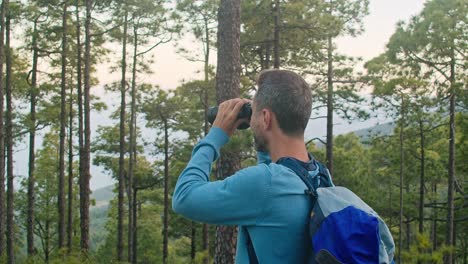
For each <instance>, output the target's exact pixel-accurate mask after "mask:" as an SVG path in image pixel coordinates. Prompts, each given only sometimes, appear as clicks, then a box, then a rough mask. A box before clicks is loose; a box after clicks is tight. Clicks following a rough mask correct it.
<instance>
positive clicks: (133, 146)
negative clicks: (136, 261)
mask: <svg viewBox="0 0 468 264" xmlns="http://www.w3.org/2000/svg"><path fill="white" fill-rule="evenodd" d="M137 51H138V28H137V26H136V25H134V27H133V65H132V91H131V95H132V103H131V107H130V148H129V151H130V159H129V160H128V162H129V164H128V165H129V166H128V186H127V188H128V211H129V214H128V253H129V256H128V261H129V262H132V260H133V256H132V255H133V231H134V230H133V227H134V226H133V221H135V219H133V188H134V186H133V176H134V170H135V150H136V135H135V126H134V125H135V120H136V119H135V111H136V73H137V62H138V58H137Z"/></svg>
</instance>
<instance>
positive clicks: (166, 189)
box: [161, 114, 169, 264]
mask: <svg viewBox="0 0 468 264" xmlns="http://www.w3.org/2000/svg"><path fill="white" fill-rule="evenodd" d="M161 116H162V114H161ZM162 118H163V122H164V220H163V221H164V229H163V263H164V264H166V263H167V257H168V243H169V127H168V120H167V118H166V117H162Z"/></svg>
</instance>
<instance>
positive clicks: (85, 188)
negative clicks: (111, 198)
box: [80, 0, 93, 254]
mask: <svg viewBox="0 0 468 264" xmlns="http://www.w3.org/2000/svg"><path fill="white" fill-rule="evenodd" d="M92 4H93V1H92V0H86V20H85V65H84V146H83V157H82V159H83V177H82V182H81V206H80V212H81V250H82V251H83V252H84V253H85V254H87V253H88V250H89V193H90V189H89V180H90V177H91V175H90V148H91V127H90V98H89V95H90V91H89V90H90V88H91V79H90V74H91V33H90V29H91V8H92Z"/></svg>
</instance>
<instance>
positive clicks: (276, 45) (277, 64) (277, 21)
mask: <svg viewBox="0 0 468 264" xmlns="http://www.w3.org/2000/svg"><path fill="white" fill-rule="evenodd" d="M280 15H281V9H280V0H276V1H275V15H274V16H275V30H274V31H275V32H274V35H275V36H274V53H275V54H274V57H275V58H274V60H275V61H274V64H275V65H274V68H275V69H279V67H280V55H279V49H280Z"/></svg>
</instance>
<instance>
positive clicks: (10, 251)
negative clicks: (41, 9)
mask: <svg viewBox="0 0 468 264" xmlns="http://www.w3.org/2000/svg"><path fill="white" fill-rule="evenodd" d="M4 4H5V5H6V6H5V9H6V10H5V13H6V22H5V29H6V30H5V31H6V32H5V33H6V45H5V51H6V76H5V80H6V83H5V84H6V86H5V93H6V104H7V105H6V115H5V119H6V120H5V128H6V131H5V132H6V133H5V145H6V151H7V188H8V189H7V225H6V227H7V261H8V264H13V263H15V254H14V253H15V251H14V249H15V245H14V239H15V232H14V230H15V225H14V222H13V217H14V204H13V199H14V189H13V181H14V176H13V120H12V118H13V113H12V112H13V105H12V96H11V78H12V76H11V75H12V69H11V67H12V56H11V46H10V22H11V14H10V10H9V3H8V1H5V2H4Z"/></svg>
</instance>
